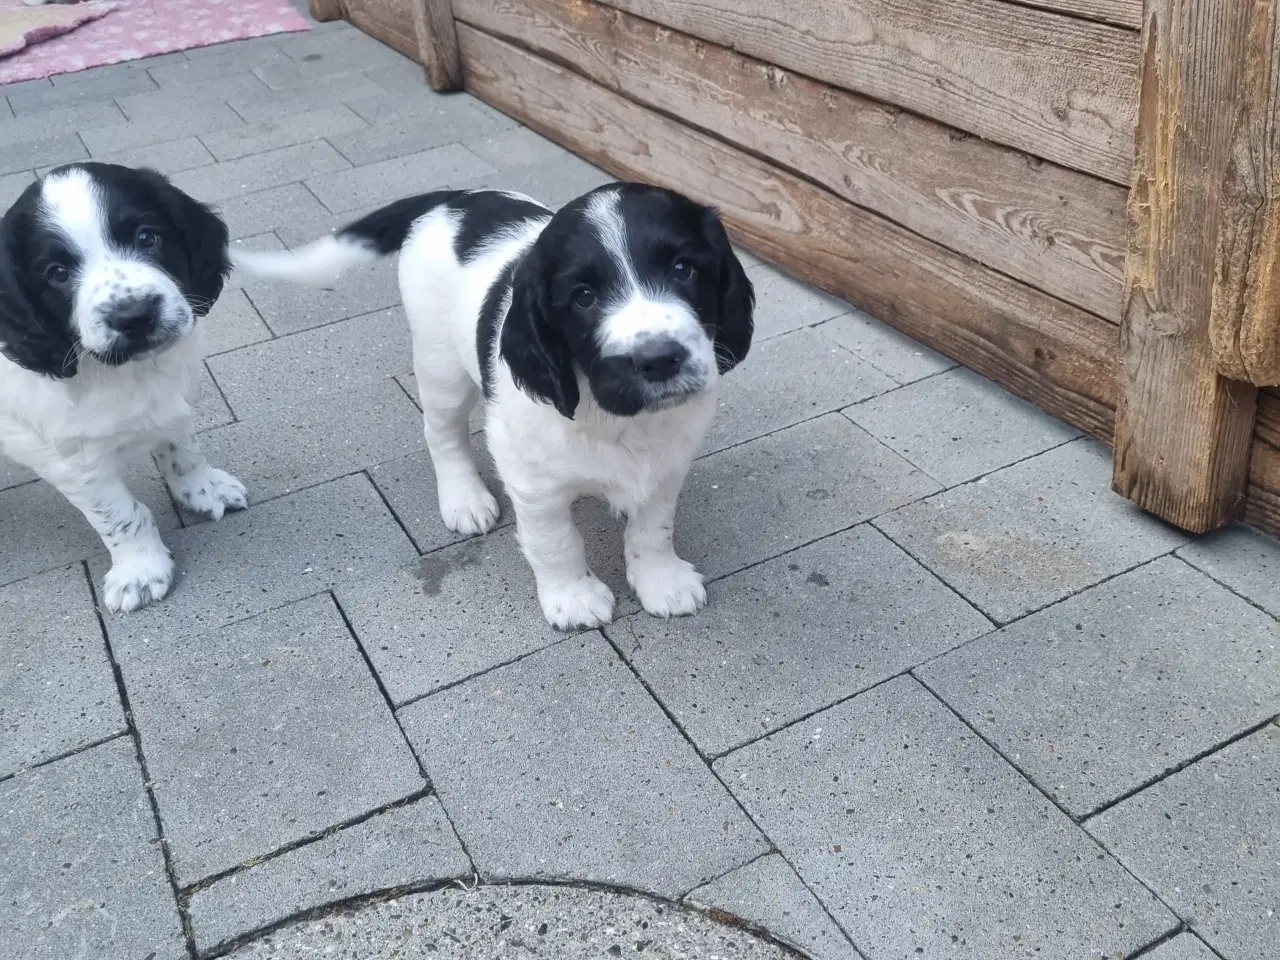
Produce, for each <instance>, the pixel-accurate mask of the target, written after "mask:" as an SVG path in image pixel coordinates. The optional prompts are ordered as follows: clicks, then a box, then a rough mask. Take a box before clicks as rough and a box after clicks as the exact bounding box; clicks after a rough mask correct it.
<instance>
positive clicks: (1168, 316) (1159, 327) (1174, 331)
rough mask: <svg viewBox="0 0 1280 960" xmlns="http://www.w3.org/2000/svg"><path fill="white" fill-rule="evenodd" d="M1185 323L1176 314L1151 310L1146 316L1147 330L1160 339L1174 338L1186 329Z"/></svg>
mask: <svg viewBox="0 0 1280 960" xmlns="http://www.w3.org/2000/svg"><path fill="white" fill-rule="evenodd" d="M1186 327H1187V325H1186V322H1185V321H1184V320H1183V318H1182V317H1181V316H1179V315H1178V314H1176V313H1170V312H1169V311H1167V310H1152V311H1151V312H1150V313H1149V314H1147V329H1148V330H1150V331H1151V332H1152V333H1154V334H1155V335H1156V336H1160V337H1176V336H1177V335H1178V334H1180V333H1182V332H1183V331H1184V330H1185V329H1186Z"/></svg>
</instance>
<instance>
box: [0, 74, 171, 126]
mask: <svg viewBox="0 0 1280 960" xmlns="http://www.w3.org/2000/svg"><path fill="white" fill-rule="evenodd" d="M155 89H156V85H155V83H154V82H153V81H152V80H151V77H150V76H149V75H148V74H147V71H145V70H126V71H118V72H112V73H107V74H105V75H104V74H102V73H97V72H94V73H93V75H92V76H90V77H85V78H83V79H81V80H80V81H79V82H72V81H64V82H63V83H60V84H49V85H48V86H47V87H33V88H27V89H23V90H9V89H6V90H5V92H6V94H7V95H8V98H9V105H10V106H11V107H13V112H14V113H15V114H16V115H17V116H19V117H23V116H30V115H32V114H38V113H42V112H44V111H45V110H50V109H55V108H57V107H64V106H68V105H72V104H81V103H85V102H86V101H92V100H105V101H110V100H114V99H115V98H116V97H127V96H131V95H133V94H137V93H148V92H150V91H152V90H155Z"/></svg>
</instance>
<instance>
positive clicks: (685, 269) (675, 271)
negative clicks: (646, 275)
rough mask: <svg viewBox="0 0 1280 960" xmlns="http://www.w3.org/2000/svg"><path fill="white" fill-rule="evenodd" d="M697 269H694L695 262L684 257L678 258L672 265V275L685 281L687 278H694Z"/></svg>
mask: <svg viewBox="0 0 1280 960" xmlns="http://www.w3.org/2000/svg"><path fill="white" fill-rule="evenodd" d="M696 272H697V271H696V270H694V269H693V264H692V263H690V262H689V261H688V260H685V259H683V258H681V259H679V260H677V261H676V262H675V263H673V264H672V265H671V275H672V276H673V277H675V278H676V279H677V280H679V281H680V282H681V283H683V282H684V281H686V280H692V279H693V275H694V274H695V273H696Z"/></svg>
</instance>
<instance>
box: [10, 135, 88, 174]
mask: <svg viewBox="0 0 1280 960" xmlns="http://www.w3.org/2000/svg"><path fill="white" fill-rule="evenodd" d="M6 133H7V131H6V130H5V129H4V126H0V174H6V173H15V172H17V171H20V170H30V169H31V168H32V167H48V166H59V165H61V164H64V163H72V162H74V161H76V160H87V159H89V151H88V150H86V149H85V148H84V144H83V143H82V142H81V141H80V138H79V137H77V136H76V135H75V134H74V133H63V134H55V135H53V136H48V137H43V138H40V139H30V140H8V139H7V138H6V136H5V135H6Z"/></svg>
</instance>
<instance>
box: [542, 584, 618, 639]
mask: <svg viewBox="0 0 1280 960" xmlns="http://www.w3.org/2000/svg"><path fill="white" fill-rule="evenodd" d="M538 600H539V601H540V602H541V603H542V612H543V614H545V615H546V618H547V623H549V624H551V625H552V626H553V627H555V628H556V629H557V630H573V629H581V630H590V629H592V628H594V627H602V626H604V625H605V624H606V623H609V622H610V621H611V620H613V591H612V590H610V589H609V588H608V587H606V586H605V585H604V584H603V583H601V582H600V581H599V580H598V579H596V577H595V576H594V575H593V574H590V573H588V574H587V575H586V576H583V577H579V578H578V579H577V580H570V581H569V582H568V583H561V584H555V585H554V586H548V587H545V588H542V589H539V590H538Z"/></svg>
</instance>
